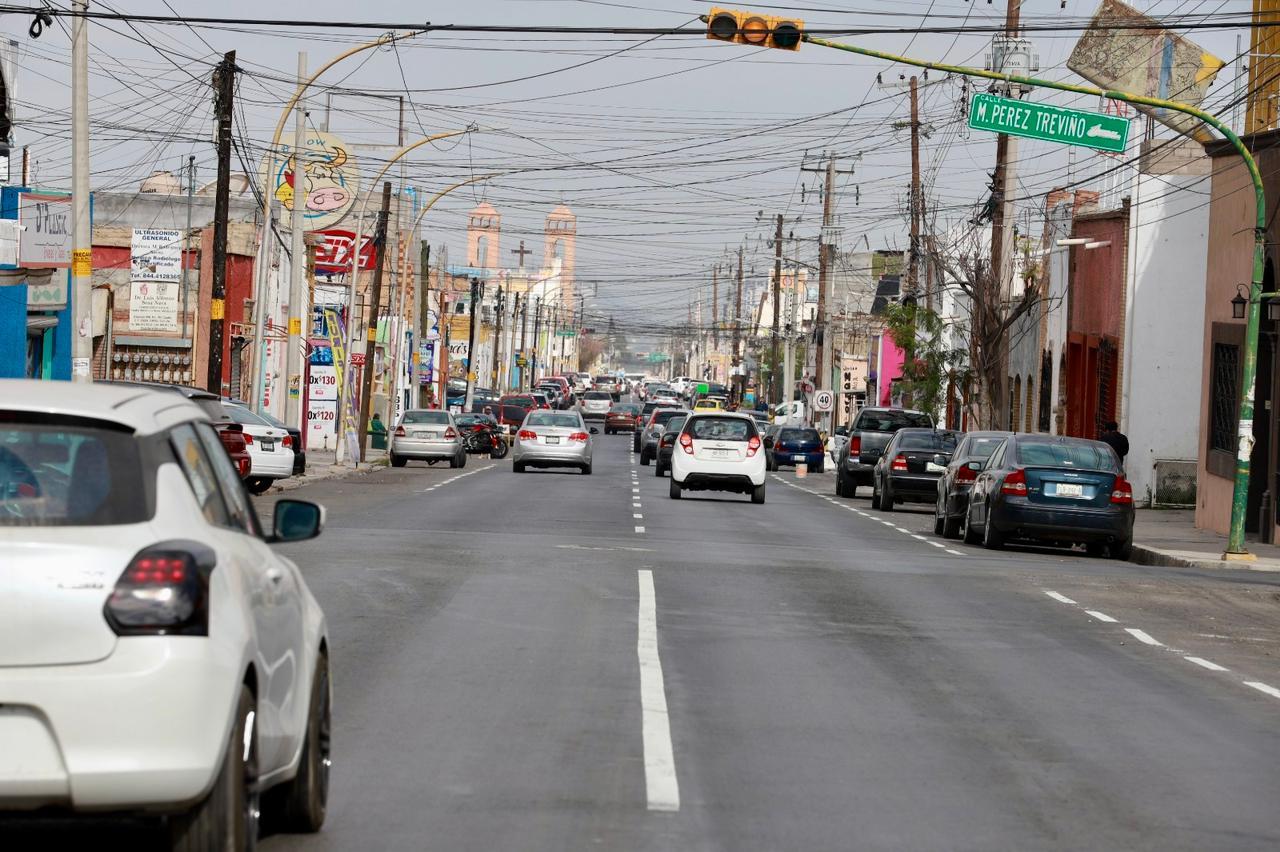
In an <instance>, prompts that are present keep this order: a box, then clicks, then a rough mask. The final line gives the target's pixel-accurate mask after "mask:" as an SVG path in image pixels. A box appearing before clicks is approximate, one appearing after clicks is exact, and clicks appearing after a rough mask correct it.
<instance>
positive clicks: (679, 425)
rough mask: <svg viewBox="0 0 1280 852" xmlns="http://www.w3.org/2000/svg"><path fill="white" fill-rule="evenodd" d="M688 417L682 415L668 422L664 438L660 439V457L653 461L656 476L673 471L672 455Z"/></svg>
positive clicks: (663, 434)
mask: <svg viewBox="0 0 1280 852" xmlns="http://www.w3.org/2000/svg"><path fill="white" fill-rule="evenodd" d="M687 417H688V415H687V414H681V415H680V416H679V417H672V418H671V419H670V420H668V421H667V425H666V428H665V430H664V431H663V433H662V437H661V438H659V439H658V455H657V458H655V459H654V461H653V475H654V476H662V475H663V474H665V473H666V472H667V471H669V470H671V453H673V452H674V451H675V448H676V438H678V437H680V430H681V429H683V428H684V421H685V419H686V418H687Z"/></svg>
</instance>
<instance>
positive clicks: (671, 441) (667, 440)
mask: <svg viewBox="0 0 1280 852" xmlns="http://www.w3.org/2000/svg"><path fill="white" fill-rule="evenodd" d="M675 445H676V436H675V435H663V436H662V446H664V447H674V446H675Z"/></svg>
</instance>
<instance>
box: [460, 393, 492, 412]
mask: <svg viewBox="0 0 1280 852" xmlns="http://www.w3.org/2000/svg"><path fill="white" fill-rule="evenodd" d="M500 398H501V397H499V396H498V395H497V394H496V393H494V392H493V391H492V390H490V389H489V388H473V389H472V391H471V411H470V412H464V413H470V414H497V412H498V400H499V399H500ZM485 409H489V410H488V411H486V410H485Z"/></svg>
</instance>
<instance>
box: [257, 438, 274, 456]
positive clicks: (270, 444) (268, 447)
mask: <svg viewBox="0 0 1280 852" xmlns="http://www.w3.org/2000/svg"><path fill="white" fill-rule="evenodd" d="M259 443H260V444H262V449H263V451H264V452H268V453H274V452H275V451H276V442H275V441H268V440H266V439H265V438H264V439H262V440H261V441H259Z"/></svg>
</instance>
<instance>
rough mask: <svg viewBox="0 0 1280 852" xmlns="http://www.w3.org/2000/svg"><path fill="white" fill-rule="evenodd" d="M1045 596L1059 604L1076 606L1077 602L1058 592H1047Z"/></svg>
mask: <svg viewBox="0 0 1280 852" xmlns="http://www.w3.org/2000/svg"><path fill="white" fill-rule="evenodd" d="M1045 594H1046V595H1048V596H1049V597H1051V598H1053V599H1054V600H1055V601H1057V602H1058V603H1064V604H1071V605H1072V606H1075V603H1076V602H1075V601H1073V600H1071V598H1069V597H1067V596H1066V595H1064V594H1060V593H1058V592H1045Z"/></svg>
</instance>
